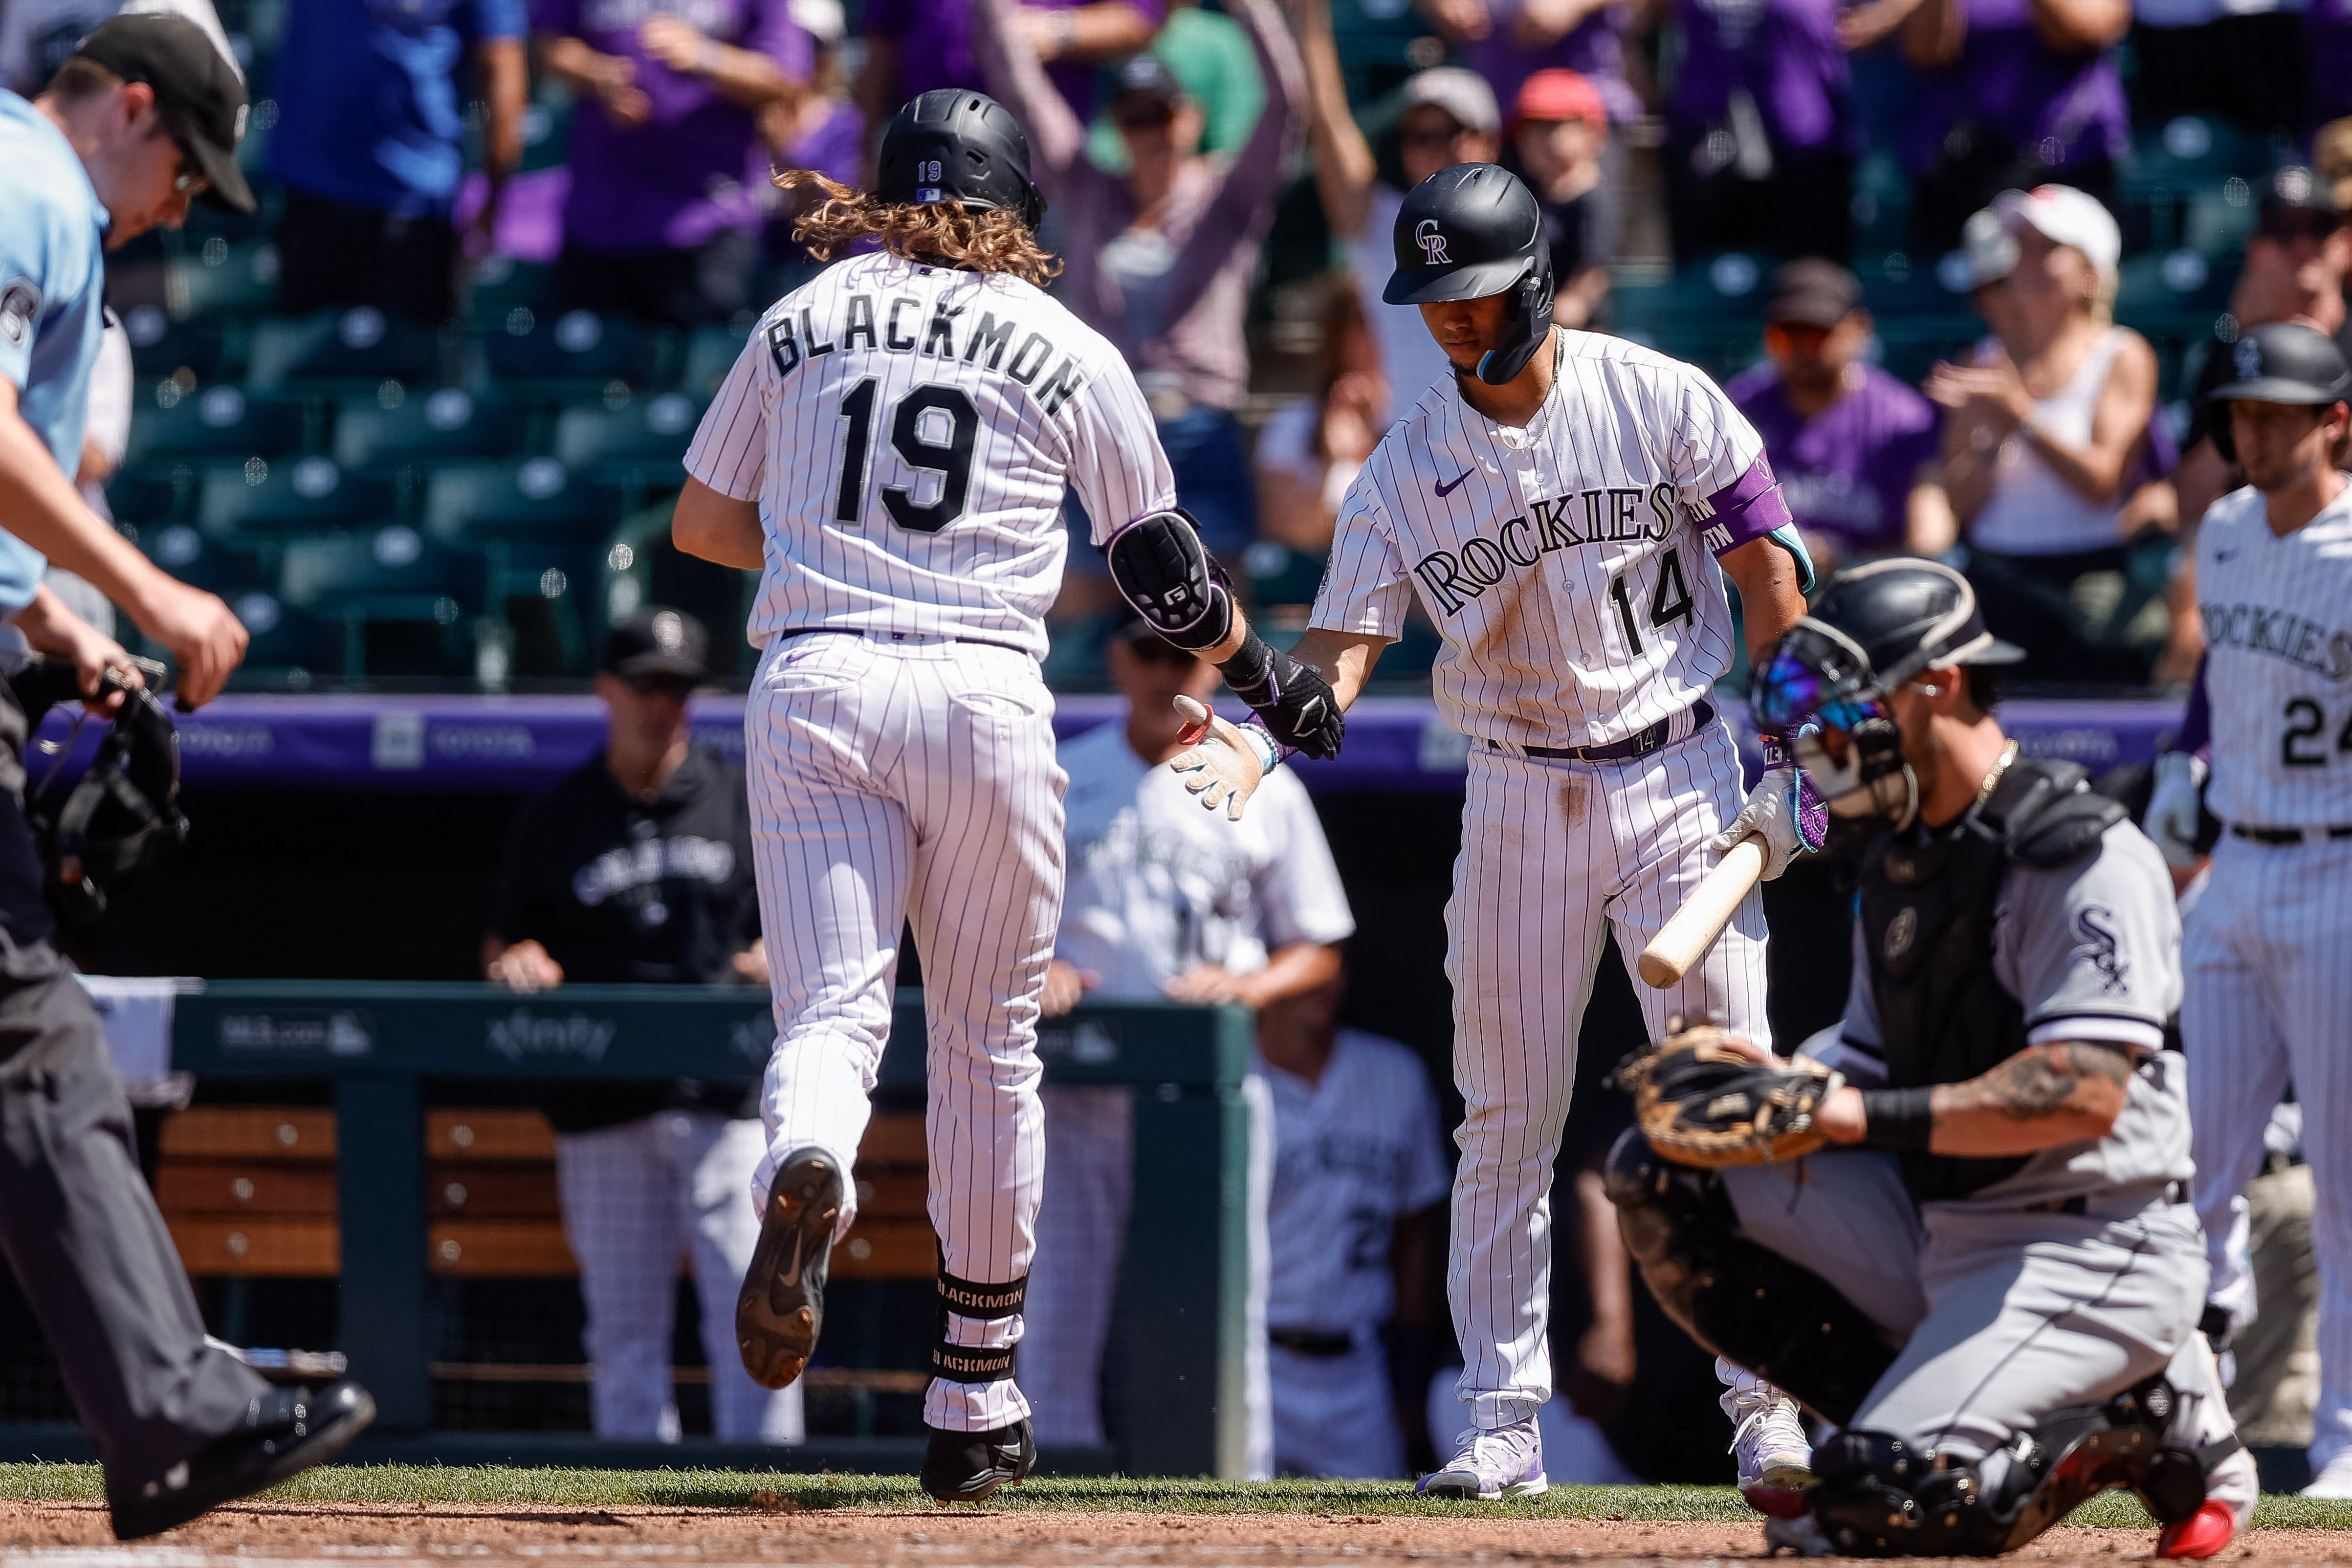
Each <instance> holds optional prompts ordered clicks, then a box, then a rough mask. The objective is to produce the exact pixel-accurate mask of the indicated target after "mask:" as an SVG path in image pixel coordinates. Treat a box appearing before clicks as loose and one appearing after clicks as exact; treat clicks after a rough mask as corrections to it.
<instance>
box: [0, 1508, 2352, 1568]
mask: <svg viewBox="0 0 2352 1568" xmlns="http://www.w3.org/2000/svg"><path fill="white" fill-rule="evenodd" d="M779 1507H780V1511H768V1510H764V1509H761V1508H757V1507H754V1508H739V1509H709V1508H682V1507H615V1508H579V1507H567V1506H562V1505H547V1504H521V1503H517V1504H499V1503H488V1504H457V1503H433V1502H418V1503H319V1502H270V1503H258V1504H249V1505H239V1506H236V1507H233V1508H228V1509H224V1510H220V1511H218V1512H216V1513H214V1514H212V1515H210V1516H208V1517H206V1518H205V1519H203V1520H200V1521H197V1522H196V1523H194V1524H193V1525H190V1526H187V1527H186V1528H184V1529H182V1530H177V1531H172V1532H171V1533H170V1534H168V1535H166V1536H163V1537H162V1538H161V1539H160V1540H159V1541H156V1542H145V1543H141V1544H140V1545H138V1546H134V1547H117V1546H115V1544H114V1542H113V1539H112V1537H111V1535H110V1533H109V1532H108V1530H107V1525H106V1513H105V1510H104V1508H103V1507H102V1506H101V1505H100V1504H97V1503H90V1502H0V1561H5V1562H9V1563H47V1564H50V1565H52V1568H104V1565H105V1564H106V1563H121V1564H122V1565H123V1568H231V1565H232V1564H248V1565H250V1564H254V1563H257V1562H262V1563H269V1562H291V1561H297V1560H303V1559H308V1560H311V1561H320V1560H330V1561H338V1562H352V1561H353V1560H362V1561H364V1562H365V1563H368V1564H369V1565H370V1568H384V1565H398V1564H404V1563H432V1564H435V1565H436V1568H446V1564H448V1563H450V1561H451V1560H452V1559H462V1560H464V1561H465V1562H466V1563H469V1564H481V1565H483V1568H489V1565H491V1564H496V1563H521V1562H523V1561H525V1560H529V1561H530V1562H532V1563H545V1562H546V1561H548V1560H549V1559H556V1560H562V1559H569V1558H580V1559H593V1560H598V1561H615V1560H620V1561H632V1560H638V1559H652V1560H658V1561H663V1562H668V1561H677V1562H681V1563H787V1562H788V1563H817V1564H844V1565H857V1568H865V1565H867V1564H891V1563H908V1564H917V1565H920V1568H949V1565H959V1564H972V1565H974V1568H998V1565H1003V1564H1015V1563H1019V1564H1036V1565H1038V1568H1084V1565H1090V1564H1104V1565H1106V1568H1108V1565H1114V1564H1118V1565H1125V1564H1148V1565H1153V1568H1159V1565H1166V1568H1195V1565H1207V1564H1219V1563H1234V1564H1244V1565H1255V1564H1268V1565H1275V1564H1279V1565H1281V1568H1310V1565H1318V1564H1326V1563H1328V1564H1343V1563H1344V1564H1348V1565H1349V1568H1359V1565H1375V1564H1388V1563H1396V1564H1402V1563H1413V1564H1416V1565H1424V1564H1432V1563H1435V1564H1444V1563H1509V1562H1573V1563H1579V1564H1580V1568H1601V1565H1603V1564H1611V1563H1706V1562H1709V1561H1715V1562H1721V1561H1723V1560H1726V1559H1732V1558H1742V1557H1748V1558H1752V1557H1757V1556H1759V1555H1761V1554H1762V1552H1763V1550H1764V1545H1763V1533H1762V1531H1761V1530H1760V1528H1759V1527H1758V1526H1755V1525H1748V1524H1721V1523H1678V1522H1667V1521H1638V1520H1628V1521H1609V1520H1580V1519H1527V1520H1497V1519H1479V1518H1475V1517H1466V1518H1458V1519H1457V1518H1410V1517H1382V1516H1379V1515H1371V1514H1360V1515H1349V1514H1323V1515H1303V1516H1301V1515H1290V1516H1270V1515H1265V1514H1254V1515H1238V1516H1230V1515H1202V1514H1158V1513H1105V1512H1096V1511H1080V1510H1019V1511H1001V1510H974V1509H954V1510H947V1509H940V1510H907V1509H877V1508H843V1509H802V1508H799V1507H797V1506H793V1505H790V1504H788V1503H780V1504H779ZM2155 1540H2156V1537H2155V1533H2154V1531H2149V1530H2145V1529H2140V1530H2090V1529H2073V1528H2067V1529H2061V1530H2057V1531H2052V1532H2051V1533H2050V1534H2049V1535H2046V1536H2044V1537H2043V1538H2042V1540H2041V1541H2039V1542H2035V1543H2034V1544H2033V1545H2032V1547H2030V1548H2028V1549H2027V1550H2026V1551H2025V1552H2021V1553H2019V1554H2018V1558H2017V1560H2018V1561H2021V1562H2030V1563H2035V1564H2036V1565H2037V1568H2042V1565H2044V1564H2051V1563H2095V1564H2102V1565H2105V1564H2111V1563H2118V1562H2125V1561H2130V1560H2133V1559H2140V1560H2147V1559H2149V1558H2150V1557H2151V1555H2152V1552H2153V1548H2154V1546H2155ZM93 1548H99V1549H101V1550H92V1549H93ZM2249 1560H2253V1561H2259V1562H2261V1563H2265V1564H2286V1563H2347V1562H2352V1535H2348V1534H2347V1533H2345V1532H2342V1531H2323V1530H2300V1529H2280V1530H2260V1531H2252V1532H2250V1533H2249V1534H2247V1535H2246V1536H2244V1537H2242V1538H2241V1540H2240V1541H2239V1542H2238V1543H2237V1544H2235V1545H2233V1546H2232V1547H2231V1549H2230V1550H2229V1552H2227V1553H2226V1554H2225V1555H2224V1556H2223V1557H2222V1558H2221V1559H2219V1560H2218V1561H2221V1562H2223V1563H2242V1562H2246V1561H2249ZM1914 1561H1919V1560H1916V1559H1915V1560H1914Z"/></svg>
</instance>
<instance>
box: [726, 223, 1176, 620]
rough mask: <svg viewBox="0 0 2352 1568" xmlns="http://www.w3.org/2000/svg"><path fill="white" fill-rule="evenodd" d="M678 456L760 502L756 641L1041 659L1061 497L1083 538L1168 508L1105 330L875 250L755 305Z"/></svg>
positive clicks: (1142, 416)
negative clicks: (1080, 518) (1072, 504)
mask: <svg viewBox="0 0 2352 1568" xmlns="http://www.w3.org/2000/svg"><path fill="white" fill-rule="evenodd" d="M686 471H687V472H688V473H689V474H692V475H693V476H694V477H695V478H696V479H700V480H701V481H702V482H703V483H704V484H706V485H709V487H710V488H711V489H715V490H718V491H719V492H720V493H721V494H724V495H729V496H732V497H734V498H735V499H736V500H755V499H756V500H758V501H759V503H760V521H761V524H762V525H763V527H764V529H765V531H766V534H767V541H766V545H765V549H764V554H765V556H766V566H765V569H764V571H763V572H762V573H761V579H760V595H759V599H758V602H757V603H756V604H755V605H753V607H752V611H751V623H750V625H749V626H748V627H747V628H746V633H747V635H748V636H749V637H750V638H751V642H752V643H753V644H754V645H755V646H760V647H764V646H766V644H767V643H768V642H769V640H770V639H771V638H772V637H775V635H776V634H777V633H779V632H782V631H793V630H805V629H809V628H813V627H824V628H828V629H830V630H834V631H892V632H908V633H920V634H923V635H927V636H932V637H964V638H969V639H971V640H974V641H979V642H994V643H1001V644H1003V645H1005V646H1008V647H1018V648H1020V649H1022V650H1023V651H1024V652H1026V653H1029V654H1031V655H1033V656H1034V657H1036V658H1044V657H1045V619H1044V617H1045V610H1046V607H1047V606H1048V605H1051V604H1052V603H1053V602H1054V595H1055V593H1056V592H1057V591H1058V590H1059V589H1060V587H1061V582H1062V564H1063V560H1064V557H1065V555H1066V552H1067V550H1068V544H1067V541H1066V533H1065V531H1064V529H1063V526H1062V521H1061V509H1062V498H1063V495H1064V492H1065V491H1066V490H1067V489H1075V490H1076V492H1077V499H1078V500H1079V501H1080V502H1081V503H1083V504H1084V506H1085V507H1086V509H1087V517H1088V518H1090V519H1091V520H1092V521H1093V524H1094V536H1095V541H1096V542H1097V543H1100V542H1102V541H1103V540H1104V539H1106V538H1108V536H1109V534H1110V533H1111V532H1112V531H1114V530H1116V529H1118V528H1119V527H1122V526H1124V525H1125V524H1126V523H1128V522H1129V521H1133V520H1134V519H1136V518H1138V517H1139V516H1141V515H1142V514H1144V513H1145V512H1148V511H1152V510H1158V509H1160V508H1163V507H1170V506H1173V505H1175V504H1176V485H1175V479H1174V478H1173V476H1172V475H1171V473H1170V471H1169V468H1168V458H1167V455H1166V454H1165V453H1164V452H1162V451H1161V450H1160V437H1159V434H1158V431H1157V429H1156V428H1155V426H1153V423H1152V419H1151V411H1150V408H1149V407H1148V406H1147V405H1145V403H1144V401H1143V394H1142V392H1141V391H1140V390H1139V388H1138V387H1137V386H1136V384H1135V377H1134V375H1133V374H1131V373H1130V372H1129V370H1128V368H1127V363H1126V362H1125V361H1124V360H1122V359H1121V358H1120V357H1119V355H1118V351H1117V350H1115V349H1113V348H1112V347H1111V346H1110V344H1109V343H1108V342H1105V341H1104V339H1103V338H1102V337H1101V336H1100V335H1099V334H1098V333H1097V332H1096V331H1093V330H1092V329H1091V328H1088V327H1087V326H1085V325H1083V324H1082V323H1081V322H1080V321H1078V319H1077V318H1076V316H1073V315H1071V314H1070V312H1069V311H1068V310H1065V309H1064V308H1063V307H1062V306H1061V305H1060V304H1059V303H1057V302H1056V301H1055V300H1051V299H1048V298H1047V297H1046V296H1045V293H1044V292H1043V291H1042V290H1040V289H1035V288H1033V287H1032V286H1030V285H1029V284H1027V283H1024V282H1022V281H1021V280H1020V279H1015V278H1009V277H1005V276H1003V275H1002V274H992V273H981V272H961V271H957V270H955V269H953V268H945V267H928V266H921V265H919V264H917V263H915V262H911V261H905V260H901V259H899V258H896V257H891V256H887V255H873V256H862V257H859V258H856V259H855V260H852V261H846V262H844V263H842V264H841V265H840V266H837V267H834V268H828V269H827V270H826V271H824V272H823V273H821V274H819V275H818V276H817V277H816V278H814V279H811V280H810V281H809V282H807V283H804V284H803V285H802V286H801V287H800V288H798V289H793V291H792V292H791V293H789V294H787V295H785V296H784V297H783V298H782V300H777V301H776V302H775V303H774V304H773V305H772V306H770V307H769V308H768V311H767V313H766V314H765V315H763V316H761V318H760V324H759V326H758V327H757V328H755V329H754V330H753V331H752V333H751V342H748V343H746V344H745V345H744V348H743V353H742V357H741V358H740V359H738V360H737V361H736V362H735V368H734V369H733V370H732V371H730V373H729V374H728V376H727V380H726V383H725V384H724V385H722V386H721V387H720V388H719V396H718V398H717V399H716V401H714V402H713V403H712V404H711V405H710V408H709V412H708V413H706V414H704V416H702V427H701V428H700V429H699V430H698V431H696V432H695V437H694V445H693V447H691V448H690V449H689V450H688V453H687V458H686Z"/></svg>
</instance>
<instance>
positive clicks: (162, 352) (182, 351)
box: [122, 305, 226, 382]
mask: <svg viewBox="0 0 2352 1568" xmlns="http://www.w3.org/2000/svg"><path fill="white" fill-rule="evenodd" d="M122 330H123V332H124V333H125V335H127V336H128V337H129V338H130V339H131V368H132V369H133V370H135V371H136V372H138V374H139V376H140V378H141V379H142V380H145V379H146V378H148V377H151V376H166V375H173V374H178V373H179V372H181V371H185V372H187V373H188V374H189V375H190V376H191V377H193V378H194V380H195V381H197V382H207V381H213V380H216V379H217V378H218V377H219V376H220V374H221V373H222V371H223V370H224V369H225V368H226V342H225V340H226V333H225V331H223V327H222V323H221V322H220V321H216V320H215V321H173V319H172V318H171V317H170V316H168V315H166V314H164V312H163V307H162V306H160V305H133V306H132V307H131V309H130V310H125V311H124V312H123V313H122Z"/></svg>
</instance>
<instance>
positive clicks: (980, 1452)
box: [923, 1421, 1037, 1502]
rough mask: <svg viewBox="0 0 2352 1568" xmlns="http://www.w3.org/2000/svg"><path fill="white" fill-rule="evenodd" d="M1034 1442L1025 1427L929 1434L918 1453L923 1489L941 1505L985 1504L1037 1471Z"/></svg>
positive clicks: (936, 1430) (935, 1429) (1020, 1423)
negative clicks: (926, 1444) (927, 1442)
mask: <svg viewBox="0 0 2352 1568" xmlns="http://www.w3.org/2000/svg"><path fill="white" fill-rule="evenodd" d="M1036 1464H1037V1439H1036V1437H1035V1436H1034V1435H1033V1434H1032V1433H1031V1432H1030V1430H1029V1423H1028V1422H1026V1421H1015V1422H1014V1423H1013V1425H1012V1426H999V1427H997V1428H996V1429H995V1430H994V1431H992V1432H942V1431H940V1429H939V1428H938V1427H936V1426H934V1427H933V1428H931V1444H930V1447H928V1448H926V1449H925V1450H923V1489H924V1490H925V1491H927V1492H929V1493H930V1494H931V1496H933V1497H935V1498H937V1499H938V1500H940V1501H941V1502H986V1501H987V1500H988V1499H989V1496H990V1494H991V1493H992V1492H994V1491H995V1490H996V1489H997V1488H999V1487H1017V1486H1019V1485H1020V1484H1021V1482H1022V1480H1023V1479H1024V1478H1025V1477H1027V1475H1028V1474H1029V1472H1030V1471H1031V1470H1032V1469H1034V1468H1036Z"/></svg>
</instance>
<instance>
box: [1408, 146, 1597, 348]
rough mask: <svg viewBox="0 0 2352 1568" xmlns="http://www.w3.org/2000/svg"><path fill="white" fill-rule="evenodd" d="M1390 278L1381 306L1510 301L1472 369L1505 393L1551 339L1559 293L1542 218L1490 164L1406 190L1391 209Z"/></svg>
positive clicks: (1528, 196)
mask: <svg viewBox="0 0 2352 1568" xmlns="http://www.w3.org/2000/svg"><path fill="white" fill-rule="evenodd" d="M1392 239H1393V242H1394V244H1395V247H1396V271H1395V272H1393V273H1391V275H1390V277H1389V281H1388V287H1387V288H1385V289H1381V299H1382V300H1385V301H1387V302H1388V303H1389V304H1391V305H1436V304H1442V303H1444V302H1445V301H1447V300H1483V299H1485V298H1486V296H1488V295H1490V294H1508V295H1509V296H1510V307H1509V310H1507V312H1506V313H1505V315H1504V318H1503V331H1502V335H1501V336H1500V337H1499V338H1497V339H1496V342H1495V346H1494V347H1493V348H1491V349H1489V350H1487V351H1486V353H1485V354H1484V355H1483V356H1482V357H1481V358H1480V359H1479V361H1478V372H1477V374H1478V379H1479V380H1480V381H1483V382H1485V383H1486V384H1488V385H1489V386H1501V385H1503V384H1505V383H1507V382H1508V381H1510V380H1512V379H1513V378H1515V377H1516V376H1517V374H1519V372H1521V371H1522V370H1525V369H1526V368H1527V363H1528V360H1529V359H1531V358H1533V357H1534V355H1535V352H1536V349H1537V347H1538V345H1540V344H1541V343H1543V342H1545V341H1546V340H1547V339H1549V337H1550V336H1551V301H1552V294H1553V292H1554V290H1555V285H1554V283H1553V280H1552V271H1551V246H1550V244H1549V242H1548V241H1546V239H1545V238H1544V229H1543V209H1542V208H1541V207H1540V206H1539V205H1537V202H1536V197H1535V193H1534V192H1533V191H1530V190H1528V187H1527V186H1526V185H1525V184H1522V183H1521V182H1520V180H1519V177H1518V176H1517V174H1512V173H1511V172H1510V171H1509V170H1508V169H1505V168H1501V167H1498V166H1497V165H1496V164H1493V163H1456V164H1454V166H1453V167H1452V168H1450V169H1440V170H1438V171H1437V173H1435V174H1432V175H1430V176H1429V178H1427V179H1425V180H1423V181H1422V183H1421V184H1418V185H1415V186H1414V187H1413V188H1412V194H1411V195H1407V196H1406V197H1405V199H1404V205H1402V206H1401V207H1400V208H1398V210H1397V220H1396V229H1395V233H1394V235H1393V236H1392Z"/></svg>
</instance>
